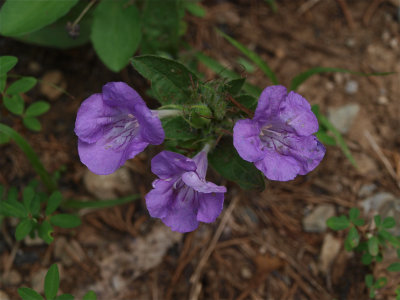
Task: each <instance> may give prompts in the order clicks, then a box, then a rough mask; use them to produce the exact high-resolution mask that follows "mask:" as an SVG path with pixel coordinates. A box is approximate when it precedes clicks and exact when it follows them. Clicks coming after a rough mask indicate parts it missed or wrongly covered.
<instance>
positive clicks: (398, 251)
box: [397, 249, 400, 258]
mask: <svg viewBox="0 0 400 300" xmlns="http://www.w3.org/2000/svg"><path fill="white" fill-rule="evenodd" d="M397 258H400V249H398V250H397Z"/></svg>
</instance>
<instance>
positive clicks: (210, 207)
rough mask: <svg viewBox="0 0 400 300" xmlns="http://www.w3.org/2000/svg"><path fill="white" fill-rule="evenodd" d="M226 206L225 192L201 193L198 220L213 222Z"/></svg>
mask: <svg viewBox="0 0 400 300" xmlns="http://www.w3.org/2000/svg"><path fill="white" fill-rule="evenodd" d="M223 208H224V193H207V194H205V193H200V194H199V210H198V212H197V220H198V221H200V222H205V223H211V222H214V221H215V219H216V218H217V217H218V216H219V215H220V214H221V211H222V209H223Z"/></svg>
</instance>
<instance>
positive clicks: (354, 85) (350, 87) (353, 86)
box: [344, 80, 358, 95]
mask: <svg viewBox="0 0 400 300" xmlns="http://www.w3.org/2000/svg"><path fill="white" fill-rule="evenodd" d="M344 90H345V92H346V93H347V94H349V95H354V94H355V93H357V91H358V82H357V81H354V80H349V81H347V82H346V85H345V87H344Z"/></svg>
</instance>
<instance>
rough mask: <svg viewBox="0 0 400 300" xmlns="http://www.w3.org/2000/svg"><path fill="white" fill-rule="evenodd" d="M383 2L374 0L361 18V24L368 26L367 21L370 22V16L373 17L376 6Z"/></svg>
mask: <svg viewBox="0 0 400 300" xmlns="http://www.w3.org/2000/svg"><path fill="white" fill-rule="evenodd" d="M383 1H384V0H374V1H372V2H371V4H370V5H369V6H368V8H367V10H366V12H365V14H364V16H363V23H364V25H365V26H367V25H368V24H369V21H371V18H372V16H373V15H374V13H375V11H376V9H377V8H378V6H379V5H380V4H381V3H382V2H383Z"/></svg>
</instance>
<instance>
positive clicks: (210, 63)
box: [196, 52, 262, 97]
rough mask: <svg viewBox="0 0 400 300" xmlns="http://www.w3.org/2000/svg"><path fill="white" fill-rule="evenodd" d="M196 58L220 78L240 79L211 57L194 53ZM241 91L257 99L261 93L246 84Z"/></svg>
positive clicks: (258, 89) (257, 88) (256, 87)
mask: <svg viewBox="0 0 400 300" xmlns="http://www.w3.org/2000/svg"><path fill="white" fill-rule="evenodd" d="M196 58H197V59H198V60H199V61H200V62H201V63H203V64H204V65H205V66H206V67H208V68H209V69H211V70H212V71H214V72H215V73H217V74H218V75H220V76H221V77H225V78H228V79H239V78H241V76H240V75H239V74H237V73H235V72H233V71H231V70H229V69H227V68H226V67H224V66H222V65H221V64H220V63H219V62H217V61H216V60H214V59H212V58H211V57H209V56H207V55H205V54H203V53H201V52H198V53H196ZM243 89H244V90H245V91H246V93H249V94H250V95H252V96H254V97H259V96H260V94H261V92H262V89H260V88H259V87H258V86H255V85H252V84H249V83H247V82H246V83H245V84H244V85H243Z"/></svg>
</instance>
